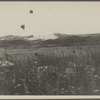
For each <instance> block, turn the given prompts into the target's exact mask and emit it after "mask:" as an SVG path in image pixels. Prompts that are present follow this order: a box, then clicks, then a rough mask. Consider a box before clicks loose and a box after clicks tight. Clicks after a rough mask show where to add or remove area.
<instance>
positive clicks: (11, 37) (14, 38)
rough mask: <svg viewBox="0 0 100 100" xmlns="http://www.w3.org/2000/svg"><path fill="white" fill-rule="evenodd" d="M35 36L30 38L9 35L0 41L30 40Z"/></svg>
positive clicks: (0, 38)
mask: <svg viewBox="0 0 100 100" xmlns="http://www.w3.org/2000/svg"><path fill="white" fill-rule="evenodd" d="M33 37H34V36H33V35H29V36H17V35H15V36H14V35H7V36H3V37H0V40H30V38H33Z"/></svg>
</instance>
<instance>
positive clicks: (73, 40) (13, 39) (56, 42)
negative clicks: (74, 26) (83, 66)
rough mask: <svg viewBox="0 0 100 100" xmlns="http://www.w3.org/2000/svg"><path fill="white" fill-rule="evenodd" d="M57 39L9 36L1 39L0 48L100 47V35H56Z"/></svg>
mask: <svg viewBox="0 0 100 100" xmlns="http://www.w3.org/2000/svg"><path fill="white" fill-rule="evenodd" d="M54 35H55V36H56V37H57V38H56V39H48V40H42V39H36V40H33V39H32V38H33V35H30V36H13V35H8V36H4V37H0V47H14V48H27V47H28V48H29V47H48V46H82V45H98V44H99V45H100V33H96V34H82V35H80V34H79V35H67V34H60V33H56V34H55V33H54Z"/></svg>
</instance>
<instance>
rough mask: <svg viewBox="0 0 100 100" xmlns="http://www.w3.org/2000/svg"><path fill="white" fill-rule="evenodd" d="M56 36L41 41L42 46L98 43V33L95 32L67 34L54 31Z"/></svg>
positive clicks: (99, 40) (99, 35) (99, 41)
mask: <svg viewBox="0 0 100 100" xmlns="http://www.w3.org/2000/svg"><path fill="white" fill-rule="evenodd" d="M54 35H55V36H56V37H57V38H56V39H54V40H51V39H49V40H46V41H44V42H43V45H44V46H49V45H51V46H53V45H56V46H74V45H96V44H100V33H96V34H82V35H67V34H60V33H56V34H55V33H54Z"/></svg>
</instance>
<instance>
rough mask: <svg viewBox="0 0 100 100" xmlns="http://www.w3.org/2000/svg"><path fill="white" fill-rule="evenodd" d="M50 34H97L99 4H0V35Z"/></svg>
mask: <svg viewBox="0 0 100 100" xmlns="http://www.w3.org/2000/svg"><path fill="white" fill-rule="evenodd" d="M30 10H33V14H30V13H29V11H30ZM22 24H25V30H23V29H22V28H21V27H20V26H21V25H22ZM53 33H64V34H68V35H69V34H90V33H100V2H28V1H27V2H18V1H17V2H0V36H5V35H19V36H28V35H33V36H34V38H53Z"/></svg>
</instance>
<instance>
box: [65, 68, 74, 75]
mask: <svg viewBox="0 0 100 100" xmlns="http://www.w3.org/2000/svg"><path fill="white" fill-rule="evenodd" d="M65 73H66V74H73V73H74V72H73V70H72V69H71V68H66V70H65Z"/></svg>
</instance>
